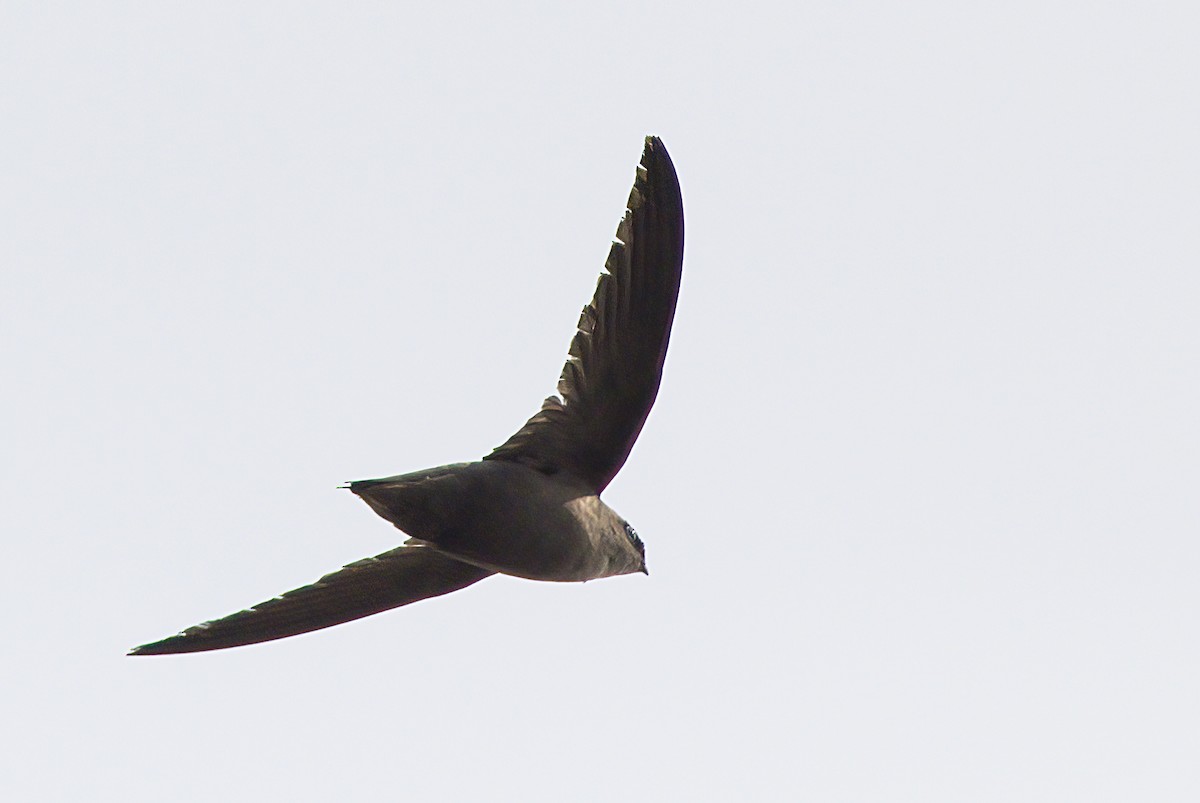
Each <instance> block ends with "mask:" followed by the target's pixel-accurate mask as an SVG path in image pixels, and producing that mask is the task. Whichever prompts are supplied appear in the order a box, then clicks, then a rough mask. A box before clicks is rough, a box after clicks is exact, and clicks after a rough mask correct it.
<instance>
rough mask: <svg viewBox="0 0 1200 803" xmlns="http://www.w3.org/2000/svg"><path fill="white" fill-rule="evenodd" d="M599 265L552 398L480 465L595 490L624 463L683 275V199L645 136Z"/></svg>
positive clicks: (651, 391)
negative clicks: (573, 479) (526, 468)
mask: <svg viewBox="0 0 1200 803" xmlns="http://www.w3.org/2000/svg"><path fill="white" fill-rule="evenodd" d="M604 267H605V272H604V273H601V274H600V281H599V283H598V284H597V285H596V295H595V297H593V298H592V303H591V304H589V305H588V306H586V307H584V310H583V314H582V315H581V316H580V318H579V326H578V331H576V333H575V338H574V339H573V340H572V341H571V348H570V352H569V354H568V356H567V363H566V365H565V366H563V372H562V376H561V377H560V378H559V380H558V396H552V397H550V398H549V399H547V400H546V402H545V403H544V404H543V405H542V409H541V410H540V411H538V413H537V415H535V416H534V417H533V418H531V419H529V421H528V423H526V424H525V426H524V427H522V428H521V430H520V431H518V432H517V433H516V434H515V435H513V436H512V437H511V438H509V439H508V441H506V442H505V443H504V444H503V445H502V446H500V447H498V448H497V449H496V450H495V451H493V452H492V453H491V454H489V455H488V456H487V457H486V458H484V459H486V460H511V461H514V462H518V463H525V464H527V465H530V466H532V467H534V468H537V469H538V470H540V471H545V472H554V471H559V470H563V471H569V472H570V473H572V474H574V475H576V476H577V477H579V478H580V479H583V480H585V481H586V482H588V483H589V484H590V485H592V486H594V487H595V489H596V491H597V492H600V491H602V490H603V489H604V488H605V487H606V486H607V485H608V483H609V482H610V481H611V480H612V478H613V477H614V476H616V473H617V472H618V471H619V470H620V469H621V466H622V465H623V464H624V463H625V459H626V458H627V457H628V456H629V450H630V449H632V448H633V442H634V441H635V440H637V436H638V433H639V432H641V429H642V425H643V424H644V423H645V421H646V416H647V415H649V413H650V407H651V405H653V404H654V397H655V396H656V395H657V394H658V385H659V381H660V380H661V378H662V369H663V360H664V359H665V357H666V354H667V341H668V339H669V338H670V336H671V321H672V319H673V318H674V317H675V300H676V298H677V297H678V295H679V279H680V274H681V272H682V269H683V200H682V198H681V196H680V193H679V181H678V179H677V178H676V177H675V167H674V166H673V165H672V164H671V158H670V157H669V156H668V155H667V150H666V148H664V147H663V144H662V140H660V139H658V138H657V137H647V138H646V147H645V149H644V150H643V151H642V160H641V164H640V165H639V167H638V170H637V178H636V180H635V181H634V185H633V191H632V192H631V193H630V195H629V202H628V204H627V211H626V213H625V217H624V219H623V220H622V221H621V223H620V225H619V226H618V227H617V236H616V241H615V242H614V243H613V245H612V249H611V250H610V251H609V254H608V261H607V262H606V263H605V265H604Z"/></svg>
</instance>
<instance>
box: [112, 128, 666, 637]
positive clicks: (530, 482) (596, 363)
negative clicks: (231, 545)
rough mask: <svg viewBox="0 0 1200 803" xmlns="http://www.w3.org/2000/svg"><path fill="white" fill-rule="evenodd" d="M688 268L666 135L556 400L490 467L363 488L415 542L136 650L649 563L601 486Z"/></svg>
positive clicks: (639, 413) (635, 425)
mask: <svg viewBox="0 0 1200 803" xmlns="http://www.w3.org/2000/svg"><path fill="white" fill-rule="evenodd" d="M682 266H683V203H682V199H681V197H680V193H679V183H678V180H677V179H676V176H675V168H674V166H673V165H672V164H671V160H670V157H668V156H667V152H666V149H665V148H664V147H663V145H662V142H661V141H660V140H658V139H657V138H655V137H647V138H646V146H645V149H644V150H643V152H642V160H641V164H640V165H639V167H638V172H637V178H636V180H635V182H634V187H633V191H632V192H631V193H630V195H629V201H628V202H627V204H626V213H625V217H624V219H623V220H622V221H621V223H620V225H619V226H618V228H617V238H616V240H615V241H614V242H613V245H612V247H611V249H610V251H609V256H608V260H607V262H606V263H605V268H606V271H605V272H604V273H602V274H601V276H600V281H599V282H598V283H597V286H596V293H595V296H594V298H593V299H592V302H591V304H589V305H588V306H587V307H585V308H584V310H583V314H582V315H581V316H580V318H579V324H578V326H577V331H576V332H575V336H574V338H573V339H572V341H571V346H570V349H569V354H568V357H567V363H566V365H565V366H564V368H563V372H562V376H561V377H560V378H559V382H558V395H557V396H552V397H551V398H549V399H547V400H546V401H545V403H544V404H543V405H542V408H541V410H539V411H538V412H537V413H536V414H535V415H534V416H533V417H532V418H531V419H529V421H528V422H527V423H526V424H525V426H524V427H522V428H521V429H520V430H518V431H517V433H516V434H514V435H513V436H512V437H511V438H509V439H508V441H506V442H505V443H504V444H502V445H501V446H499V447H498V448H497V449H495V450H494V451H493V452H492V453H491V454H489V455H487V456H486V457H484V458H483V459H482V460H480V461H477V462H474V463H455V464H451V465H447V466H440V467H438V468H432V469H428V470H425V471H417V472H411V473H408V474H400V475H397V476H395V477H386V478H383V479H377V480H360V481H358V482H352V483H350V484H349V486H347V487H349V488H350V490H351V491H352V492H353V493H355V494H356V495H358V496H359V497H360V498H362V499H363V501H365V502H366V503H367V504H368V505H370V506H371V508H372V509H373V510H374V511H375V512H376V513H378V514H379V515H380V516H382V517H383V518H385V519H387V520H388V521H390V522H392V524H394V525H395V526H396V527H397V528H399V529H400V530H402V531H403V532H404V533H405V534H406V535H407V536H408V540H407V541H406V542H405V544H404V545H403V546H401V547H398V548H396V549H393V550H391V551H389V552H385V553H383V554H382V555H376V556H375V557H373V558H366V559H364V560H360V561H356V562H354V563H351V564H350V565H348V566H345V567H344V568H342V569H340V570H338V571H336V572H333V573H332V574H328V575H326V576H325V577H322V578H321V579H320V580H318V581H317V582H316V583H313V584H312V585H308V586H304V587H302V588H298V589H295V590H293V591H289V592H287V593H285V594H282V595H280V596H278V597H275V598H274V599H270V600H267V601H266V602H263V603H260V604H259V605H256V606H254V607H252V608H249V609H247V610H244V611H240V612H238V613H235V614H231V615H229V616H226V617H224V618H222V619H217V620H214V621H211V622H205V623H203V624H199V625H196V626H194V627H190V628H188V629H187V630H184V631H183V632H182V633H179V634H178V635H175V636H171V637H169V638H166V639H163V640H162V641H157V642H154V643H152V644H146V645H143V646H141V647H137V648H135V649H134V650H133V651H132V652H131V653H130V654H131V655H162V654H168V653H181V652H200V651H204V650H217V649H223V648H226V647H237V646H242V645H245V644H254V643H257V642H262V641H270V640H272V639H278V638H284V637H287V636H293V635H297V634H299V633H307V632H309V631H312V630H318V629H320V628H323V627H329V626H331V625H336V624H340V623H341V622H348V621H350V620H353V619H358V618H360V617H363V616H369V615H371V614H374V613H379V612H380V611H385V610H388V609H390V608H396V607H399V606H401V605H407V604H409V603H412V602H417V601H419V600H422V599H428V598H430V597H436V596H440V595H442V594H447V593H450V592H452V591H458V590H459V589H462V588H466V587H467V586H469V585H472V584H474V583H477V582H479V581H480V580H483V579H484V578H486V577H489V576H491V575H492V574H496V573H503V574H508V575H512V576H515V577H523V578H528V579H530V580H548V581H557V582H578V581H586V580H595V579H598V578H601V577H611V576H613V575H619V574H629V573H632V572H639V571H640V572H645V571H646V560H645V550H644V548H643V546H642V542H641V539H639V538H638V536H637V534H636V533H635V532H634V530H633V528H632V527H630V526H629V524H628V523H627V522H626V521H625V520H624V519H623V518H621V517H620V516H619V515H617V514H616V512H614V511H613V510H612V509H611V508H610V507H608V505H606V504H605V503H604V502H603V501H601V499H600V494H601V492H602V491H603V490H604V489H605V487H607V485H608V483H609V482H610V481H611V480H612V478H613V477H614V476H615V475H616V473H617V472H618V471H619V470H620V468H621V466H622V465H623V464H624V462H625V459H626V458H627V457H628V456H629V451H630V449H632V448H633V443H634V441H635V440H636V439H637V436H638V433H639V432H640V431H641V429H642V425H643V424H644V423H645V421H646V416H647V415H648V414H649V412H650V407H651V406H652V405H653V404H654V399H655V396H656V395H657V393H658V386H659V382H660V380H661V378H662V368H663V361H664V359H665V358H666V352H667V342H668V340H669V339H670V333H671V323H672V320H673V318H674V314H675V301H676V298H677V297H678V294H679V281H680V276H681V272H682Z"/></svg>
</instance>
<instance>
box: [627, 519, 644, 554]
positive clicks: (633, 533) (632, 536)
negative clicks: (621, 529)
mask: <svg viewBox="0 0 1200 803" xmlns="http://www.w3.org/2000/svg"><path fill="white" fill-rule="evenodd" d="M625 535H627V536H629V540H630V541H632V542H633V545H634V546H636V547H637V548H638V549H641V548H642V539H641V538H638V534H637V530H635V529H633V527H631V526H629V524H626V525H625Z"/></svg>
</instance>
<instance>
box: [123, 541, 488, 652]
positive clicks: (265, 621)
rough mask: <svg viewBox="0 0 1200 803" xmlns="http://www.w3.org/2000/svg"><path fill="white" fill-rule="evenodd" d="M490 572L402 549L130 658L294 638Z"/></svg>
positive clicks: (418, 549) (424, 550)
mask: <svg viewBox="0 0 1200 803" xmlns="http://www.w3.org/2000/svg"><path fill="white" fill-rule="evenodd" d="M490 574H493V572H490V571H488V570H487V569H480V568H479V567H477V566H472V565H470V564H468V563H462V562H461V561H457V560H454V559H453V558H448V557H446V556H445V555H443V554H441V553H440V552H438V551H436V550H433V549H430V548H428V547H424V546H402V547H400V548H398V549H393V550H391V551H390V552H384V553H383V554H382V555H377V556H376V557H373V558H366V559H364V560H359V561H355V562H354V563H351V564H350V565H349V566H346V567H345V568H343V569H339V570H338V571H336V572H334V573H333V574H327V575H325V576H324V577H322V578H321V579H320V580H318V581H317V582H315V583H313V584H312V585H309V586H304V587H303V588H297V589H296V590H294V591H289V592H287V593H286V594H283V595H282V596H279V597H276V598H275V599H271V600H267V601H266V602H263V603H260V604H259V605H256V606H254V607H253V608H250V609H248V610H245V611H240V612H238V613H235V614H232V615H230V616H226V617H225V618H223V619H216V620H214V621H211V622H204V623H203V624H199V625H196V626H195V627H189V628H188V629H187V630H185V631H183V632H182V633H180V634H179V635H177V636H171V637H170V638H166V639H163V640H162V641H156V642H154V643H153V644H144V645H142V646H141V647H135V648H134V649H132V650H130V652H129V654H130V655H167V654H171V653H180V652H203V651H205V650H222V649H225V648H226V647H240V646H242V645H245V644H257V643H259V642H260V641H271V640H273V639H280V638H285V637H287V636H295V635H298V634H300V633H307V632H309V631H311V630H320V629H321V628H323V627H331V626H332V625H338V624H341V623H342V622H349V621H351V620H353V619H360V618H362V617H364V616H370V615H371V614H373V613H379V612H381V611H386V610H389V609H390V608H398V607H400V606H401V605H407V604H409V603H410V602H417V601H418V600H422V599H427V598H429V597H436V596H440V595H442V594H449V593H450V592H451V591H458V590H459V589H460V588H466V587H467V586H469V585H471V584H472V583H477V582H479V581H480V580H482V579H483V578H485V577H487V576H488V575H490Z"/></svg>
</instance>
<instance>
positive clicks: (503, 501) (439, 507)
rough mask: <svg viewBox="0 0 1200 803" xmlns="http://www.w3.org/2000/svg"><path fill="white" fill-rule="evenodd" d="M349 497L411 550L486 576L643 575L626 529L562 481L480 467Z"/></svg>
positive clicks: (588, 494) (441, 471) (369, 488)
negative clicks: (424, 550) (426, 550)
mask: <svg viewBox="0 0 1200 803" xmlns="http://www.w3.org/2000/svg"><path fill="white" fill-rule="evenodd" d="M350 490H351V491H353V492H354V493H356V494H358V496H359V497H361V498H362V500H363V501H364V502H366V503H367V504H368V505H370V506H371V509H372V510H374V511H375V512H376V513H378V514H379V515H380V516H383V518H385V519H387V520H388V521H390V522H391V523H392V524H394V525H396V528H397V529H399V530H402V531H403V532H404V533H405V534H406V535H408V536H409V537H410V538H411V539H412V540H413V543H415V544H421V545H424V546H429V547H432V548H435V549H437V550H438V551H440V552H442V553H443V554H445V555H448V556H450V557H452V558H455V559H456V560H461V561H463V562H464V563H470V564H471V565H473V566H478V567H480V568H483V569H488V570H490V571H493V572H500V573H502V574H509V575H512V576H514V577H524V578H527V579H529V580H551V581H559V582H580V581H584V580H598V579H599V578H601V577H611V576H613V575H618V574H629V573H631V572H640V571H645V570H646V564H645V559H644V556H643V555H642V552H641V550H639V549H638V548H637V543H638V542H637V541H635V540H634V539H635V536H633V535H631V533H632V529H631V528H629V525H628V524H627V523H626V522H625V520H624V519H622V518H621V517H620V516H618V515H617V514H616V513H615V512H614V511H613V509H612V508H610V507H609V506H608V505H606V504H604V502H602V501H600V497H599V496H597V495H596V493H595V492H594V491H593V490H591V489H589V488H588V487H587V486H586V484H584V483H583V482H581V481H580V480H578V479H576V478H574V477H573V476H572V475H570V474H566V473H563V472H559V473H557V474H551V475H546V474H543V473H541V472H540V471H537V470H536V469H532V468H529V467H527V466H524V465H521V464H520V463H511V462H508V461H503V460H481V461H479V462H477V463H456V464H453V465H449V466H441V467H439V468H433V469H428V470H426V471H416V472H413V473H411V474H401V475H400V476H398V477H388V478H386V479H380V480H362V481H360V482H353V483H351V484H350ZM480 533H487V537H486V538H480V537H479V534H480Z"/></svg>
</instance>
